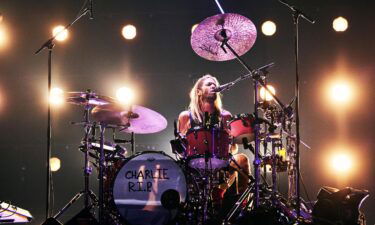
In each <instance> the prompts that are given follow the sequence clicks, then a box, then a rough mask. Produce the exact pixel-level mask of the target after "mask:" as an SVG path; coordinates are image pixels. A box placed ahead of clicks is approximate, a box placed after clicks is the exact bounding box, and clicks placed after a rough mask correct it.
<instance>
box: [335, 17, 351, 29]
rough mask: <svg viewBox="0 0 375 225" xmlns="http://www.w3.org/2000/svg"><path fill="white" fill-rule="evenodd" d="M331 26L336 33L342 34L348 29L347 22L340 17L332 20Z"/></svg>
mask: <svg viewBox="0 0 375 225" xmlns="http://www.w3.org/2000/svg"><path fill="white" fill-rule="evenodd" d="M332 26H333V29H334V30H335V31H336V32H344V31H346V29H348V21H347V20H346V19H345V18H344V17H341V16H340V17H337V18H336V19H334V20H333V22H332Z"/></svg>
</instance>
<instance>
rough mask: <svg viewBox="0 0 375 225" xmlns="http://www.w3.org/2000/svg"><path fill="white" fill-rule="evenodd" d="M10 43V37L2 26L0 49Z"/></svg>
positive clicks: (0, 28) (0, 27)
mask: <svg viewBox="0 0 375 225" xmlns="http://www.w3.org/2000/svg"><path fill="white" fill-rule="evenodd" d="M7 43H8V35H7V32H6V29H5V27H4V26H2V25H0V49H1V48H4V47H5V46H6V44H7Z"/></svg>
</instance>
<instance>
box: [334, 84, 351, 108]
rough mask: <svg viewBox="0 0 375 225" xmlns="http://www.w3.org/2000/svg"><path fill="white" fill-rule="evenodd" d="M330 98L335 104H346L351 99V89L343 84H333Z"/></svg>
mask: <svg viewBox="0 0 375 225" xmlns="http://www.w3.org/2000/svg"><path fill="white" fill-rule="evenodd" d="M330 96H331V100H332V101H333V102H335V103H348V102H350V100H351V98H352V89H351V87H350V86H349V85H348V84H346V83H344V82H340V83H335V84H333V85H332V87H331V88H330Z"/></svg>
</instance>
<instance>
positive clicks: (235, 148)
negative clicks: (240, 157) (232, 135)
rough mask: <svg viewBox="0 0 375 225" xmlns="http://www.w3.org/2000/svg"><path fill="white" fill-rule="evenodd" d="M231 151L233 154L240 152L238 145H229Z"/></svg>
mask: <svg viewBox="0 0 375 225" xmlns="http://www.w3.org/2000/svg"><path fill="white" fill-rule="evenodd" d="M229 152H230V153H231V154H237V153H238V145H237V144H234V143H233V144H230V145H229Z"/></svg>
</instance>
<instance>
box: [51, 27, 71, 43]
mask: <svg viewBox="0 0 375 225" xmlns="http://www.w3.org/2000/svg"><path fill="white" fill-rule="evenodd" d="M52 35H53V36H55V35H57V36H56V40H57V41H65V40H66V39H67V38H68V30H66V29H65V27H64V26H61V25H59V26H56V27H54V28H53V30H52Z"/></svg>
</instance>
